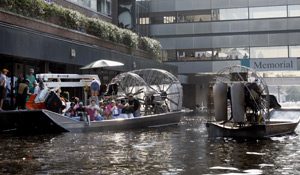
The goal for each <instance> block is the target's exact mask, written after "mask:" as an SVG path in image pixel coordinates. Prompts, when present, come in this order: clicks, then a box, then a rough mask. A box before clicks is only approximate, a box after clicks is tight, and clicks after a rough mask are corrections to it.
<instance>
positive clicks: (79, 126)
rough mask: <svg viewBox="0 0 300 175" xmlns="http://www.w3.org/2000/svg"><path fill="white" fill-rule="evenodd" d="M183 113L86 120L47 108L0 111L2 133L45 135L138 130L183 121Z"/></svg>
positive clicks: (0, 130) (0, 129)
mask: <svg viewBox="0 0 300 175" xmlns="http://www.w3.org/2000/svg"><path fill="white" fill-rule="evenodd" d="M181 116H182V112H181V111H180V112H170V113H164V114H156V115H149V116H144V117H136V118H132V119H114V120H103V121H95V122H94V121H93V122H90V123H87V122H83V121H77V120H74V119H71V118H69V117H65V116H62V115H60V114H58V113H55V112H51V111H48V110H36V111H9V112H1V114H0V123H1V124H0V132H2V133H3V132H17V133H21V134H45V133H62V132H99V131H108V130H126V129H139V128H149V127H160V126H166V125H176V124H178V123H179V122H180V119H181Z"/></svg>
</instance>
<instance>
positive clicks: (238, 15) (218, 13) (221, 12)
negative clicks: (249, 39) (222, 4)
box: [212, 8, 248, 20]
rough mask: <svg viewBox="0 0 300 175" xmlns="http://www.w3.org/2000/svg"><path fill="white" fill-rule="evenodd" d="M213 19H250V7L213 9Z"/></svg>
mask: <svg viewBox="0 0 300 175" xmlns="http://www.w3.org/2000/svg"><path fill="white" fill-rule="evenodd" d="M212 16H213V20H237V19H248V8H234V9H218V10H213V15H212Z"/></svg>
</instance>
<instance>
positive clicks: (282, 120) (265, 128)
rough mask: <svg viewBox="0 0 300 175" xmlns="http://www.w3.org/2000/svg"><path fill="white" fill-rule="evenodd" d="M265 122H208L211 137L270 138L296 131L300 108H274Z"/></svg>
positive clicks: (208, 131)
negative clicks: (239, 123) (242, 123)
mask: <svg viewBox="0 0 300 175" xmlns="http://www.w3.org/2000/svg"><path fill="white" fill-rule="evenodd" d="M270 116H271V118H270V121H267V122H265V123H264V124H244V125H238V124H236V123H232V122H215V121H214V122H207V123H206V128H207V133H208V136H209V137H231V138H254V139H257V138H268V137H273V136H281V135H286V134H292V133H294V131H295V129H296V128H297V126H298V124H299V119H300V110H299V109H279V110H273V111H272V112H271V114H270Z"/></svg>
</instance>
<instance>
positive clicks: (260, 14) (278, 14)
mask: <svg viewBox="0 0 300 175" xmlns="http://www.w3.org/2000/svg"><path fill="white" fill-rule="evenodd" d="M297 16H300V5H288V6H270V7H249V8H231V9H213V10H197V11H185V12H173V13H169V12H168V13H160V14H159V13H156V14H152V16H150V17H144V18H143V19H142V21H140V23H139V24H150V23H151V24H168V23H186V22H202V21H222V20H242V19H263V18H283V17H297Z"/></svg>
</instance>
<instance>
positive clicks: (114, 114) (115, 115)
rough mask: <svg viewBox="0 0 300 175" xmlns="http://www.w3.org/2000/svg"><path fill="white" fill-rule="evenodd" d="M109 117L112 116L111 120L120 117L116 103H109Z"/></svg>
mask: <svg viewBox="0 0 300 175" xmlns="http://www.w3.org/2000/svg"><path fill="white" fill-rule="evenodd" d="M111 106H112V107H111V109H110V111H111V115H112V118H113V119H115V118H119V116H120V111H119V109H118V106H117V105H116V102H115V101H114V100H112V101H111Z"/></svg>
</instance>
